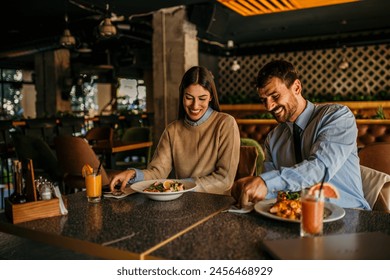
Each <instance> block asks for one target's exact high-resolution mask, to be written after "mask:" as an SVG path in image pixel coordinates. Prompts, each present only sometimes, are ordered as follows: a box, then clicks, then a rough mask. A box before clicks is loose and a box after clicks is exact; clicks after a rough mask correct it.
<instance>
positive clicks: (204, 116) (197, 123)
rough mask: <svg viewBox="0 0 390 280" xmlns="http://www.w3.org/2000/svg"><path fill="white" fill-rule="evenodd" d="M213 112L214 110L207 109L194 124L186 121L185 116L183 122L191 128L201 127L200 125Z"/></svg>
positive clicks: (188, 120)
mask: <svg viewBox="0 0 390 280" xmlns="http://www.w3.org/2000/svg"><path fill="white" fill-rule="evenodd" d="M213 111H214V110H213V109H212V108H211V107H208V108H207V111H206V113H204V115H203V116H202V117H201V118H200V119H199V120H197V121H196V122H194V121H191V120H190V119H188V118H187V115H186V116H185V118H184V121H185V122H186V123H188V124H189V125H191V126H199V125H201V124H202V123H204V122H205V121H207V120H208V118H209V117H210V115H211V113H212V112H213Z"/></svg>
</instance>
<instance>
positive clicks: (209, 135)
mask: <svg viewBox="0 0 390 280" xmlns="http://www.w3.org/2000/svg"><path fill="white" fill-rule="evenodd" d="M179 95H180V97H179V100H180V101H181V102H180V103H179V113H178V119H177V120H176V121H173V122H172V123H170V124H169V125H168V126H167V127H166V128H165V130H164V132H163V134H162V136H161V138H160V141H159V144H158V146H157V148H156V151H155V154H154V156H153V159H152V160H151V162H150V163H149V165H148V167H147V168H146V169H143V170H139V169H130V170H127V171H124V172H122V173H120V174H119V175H117V176H116V177H114V178H113V180H112V181H111V190H114V187H115V185H117V184H118V183H121V185H122V186H121V189H125V186H126V184H127V183H128V182H130V183H135V182H139V181H143V180H159V179H166V178H171V179H182V180H186V181H190V182H194V183H195V184H196V185H197V188H196V191H200V192H208V193H216V194H229V193H230V188H231V186H232V184H233V181H234V178H235V175H236V171H237V167H238V161H239V152H240V135H239V130H238V126H237V123H236V121H235V119H234V118H233V117H232V116H230V115H228V114H225V113H222V112H220V108H219V103H218V95H217V91H216V87H215V84H214V79H213V76H212V75H211V73H210V72H209V70H208V69H206V68H204V67H199V66H194V67H192V68H190V69H189V70H188V71H187V72H186V73H185V74H184V76H183V78H182V81H181V84H180V87H179Z"/></svg>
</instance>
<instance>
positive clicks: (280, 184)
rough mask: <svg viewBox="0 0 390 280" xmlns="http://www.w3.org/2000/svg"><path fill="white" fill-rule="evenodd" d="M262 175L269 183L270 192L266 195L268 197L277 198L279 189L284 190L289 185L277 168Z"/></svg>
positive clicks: (267, 183) (266, 182)
mask: <svg viewBox="0 0 390 280" xmlns="http://www.w3.org/2000/svg"><path fill="white" fill-rule="evenodd" d="M260 177H261V178H262V179H263V180H264V182H265V184H266V185H267V190H268V192H267V195H266V196H265V198H266V199H271V198H276V197H277V195H278V191H281V190H284V189H285V188H286V187H287V184H286V182H285V181H284V180H283V179H282V178H281V177H280V173H279V171H277V170H273V171H268V172H265V173H262V174H261V175H260Z"/></svg>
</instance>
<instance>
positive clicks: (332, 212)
mask: <svg viewBox="0 0 390 280" xmlns="http://www.w3.org/2000/svg"><path fill="white" fill-rule="evenodd" d="M275 202H276V198H275V199H268V200H263V201H260V202H258V203H256V204H255V211H256V212H257V213H259V214H260V215H263V216H265V217H268V218H271V219H275V220H280V221H285V222H292V223H299V222H300V221H299V220H291V219H287V218H282V217H279V216H276V215H275V214H271V213H270V212H269V209H270V208H271V206H272V205H273V204H274V203H275ZM324 210H325V216H326V217H325V218H324V223H329V222H333V221H337V220H339V219H341V218H342V217H344V216H345V210H344V209H343V208H341V207H339V206H337V205H335V204H332V203H329V202H325V209H324Z"/></svg>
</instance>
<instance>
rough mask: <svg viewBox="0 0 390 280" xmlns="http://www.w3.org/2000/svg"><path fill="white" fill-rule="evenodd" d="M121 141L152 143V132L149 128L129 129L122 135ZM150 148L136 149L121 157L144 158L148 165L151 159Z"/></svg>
mask: <svg viewBox="0 0 390 280" xmlns="http://www.w3.org/2000/svg"><path fill="white" fill-rule="evenodd" d="M121 141H122V142H124V143H127V142H148V141H153V139H152V130H151V128H150V127H129V128H127V129H126V130H125V132H124V133H123V136H122V138H121ZM151 154H152V147H148V148H143V149H137V150H133V151H129V152H128V153H123V155H134V156H144V157H145V159H146V162H147V163H148V162H149V161H150V159H151Z"/></svg>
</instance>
